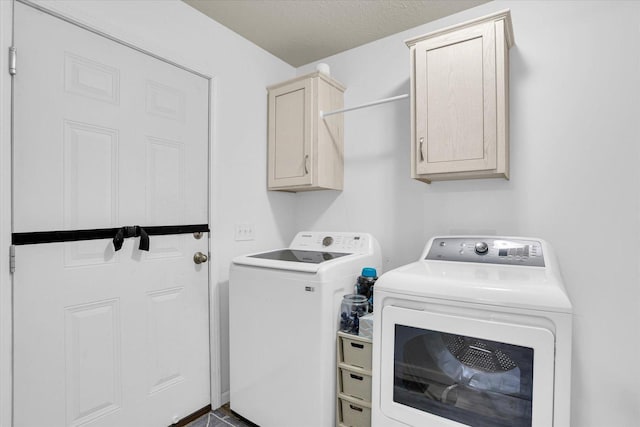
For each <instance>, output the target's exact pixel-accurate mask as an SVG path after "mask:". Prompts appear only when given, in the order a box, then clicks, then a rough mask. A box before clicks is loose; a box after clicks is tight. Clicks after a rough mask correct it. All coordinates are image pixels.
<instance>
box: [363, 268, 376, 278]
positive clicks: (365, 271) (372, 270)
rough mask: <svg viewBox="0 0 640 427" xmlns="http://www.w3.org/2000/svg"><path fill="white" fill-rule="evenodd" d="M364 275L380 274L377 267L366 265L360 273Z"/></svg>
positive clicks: (374, 275)
mask: <svg viewBox="0 0 640 427" xmlns="http://www.w3.org/2000/svg"><path fill="white" fill-rule="evenodd" d="M360 275H361V276H362V277H377V276H378V272H377V271H376V269H375V268H372V267H365V268H363V269H362V274H360Z"/></svg>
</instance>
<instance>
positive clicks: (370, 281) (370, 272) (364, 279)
mask: <svg viewBox="0 0 640 427" xmlns="http://www.w3.org/2000/svg"><path fill="white" fill-rule="evenodd" d="M376 280H378V273H377V272H376V269H375V268H372V267H365V268H363V269H362V273H360V276H358V281H357V282H356V294H358V295H364V296H365V297H367V301H369V313H371V312H372V311H373V285H374V284H375V283H376Z"/></svg>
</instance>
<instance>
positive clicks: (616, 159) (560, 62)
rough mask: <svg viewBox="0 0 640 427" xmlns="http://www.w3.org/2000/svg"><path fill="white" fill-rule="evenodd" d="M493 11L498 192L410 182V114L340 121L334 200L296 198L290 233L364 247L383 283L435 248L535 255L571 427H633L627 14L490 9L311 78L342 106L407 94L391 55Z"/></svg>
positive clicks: (593, 8)
mask: <svg viewBox="0 0 640 427" xmlns="http://www.w3.org/2000/svg"><path fill="white" fill-rule="evenodd" d="M505 8H510V9H511V13H512V18H513V26H514V33H515V41H516V45H515V46H514V47H513V49H511V51H510V53H511V80H510V82H511V110H510V113H511V150H512V151H511V180H510V181H506V180H502V179H492V180H473V181H451V182H437V183H433V184H430V185H428V184H423V183H420V182H418V181H414V180H412V179H411V178H410V177H409V144H410V142H409V126H410V122H409V103H408V101H400V102H396V103H394V104H387V105H385V106H379V107H372V108H368V109H364V110H359V111H354V112H350V113H346V114H345V183H344V188H345V190H344V191H343V192H342V193H338V192H319V193H313V194H299V195H297V196H296V197H297V205H296V209H297V216H296V217H297V228H298V229H340V230H346V229H357V230H363V231H369V232H372V233H373V234H374V235H375V236H377V238H378V239H379V240H380V242H381V244H382V250H383V252H384V254H383V255H384V258H385V268H394V267H397V266H399V265H402V264H404V263H408V262H411V261H413V260H415V259H416V257H417V256H418V255H419V252H420V249H421V248H422V246H423V245H424V243H425V242H426V240H427V238H428V237H430V236H432V235H435V234H448V233H491V234H501V235H524V236H535V237H540V238H543V239H546V240H547V241H549V242H550V243H551V245H552V246H553V247H554V248H555V249H556V252H557V254H558V257H559V262H560V265H561V268H562V271H563V275H564V279H565V281H566V286H567V289H568V292H569V295H570V297H571V300H572V302H573V305H574V313H575V316H574V335H573V336H574V341H573V344H574V345H573V350H574V353H573V390H572V392H573V396H572V421H573V422H572V425H573V426H577V427H602V426H612V427H614V426H615V427H631V426H636V425H638V419H640V393H639V391H638V390H639V388H638V385H637V382H638V379H639V378H640V362H639V361H638V354H639V353H640V344H639V343H640V332H639V329H640V277H639V276H640V274H639V265H640V264H639V248H638V246H639V245H638V241H639V237H640V221H639V220H640V215H639V214H640V205H639V196H640V174H639V169H640V168H639V167H638V164H639V160H640V153H639V150H640V149H639V145H640V144H639V141H638V137H639V135H640V134H639V131H640V126H639V125H638V123H639V121H640V101H639V96H640V59H639V58H640V3H637V2H613V1H607V2H592V1H586V2H585V1H582V2H577V1H569V2H564V1H555V2H549V1H526V2H525V1H494V2H491V3H488V4H485V5H482V6H480V7H477V8H475V9H472V10H469V11H465V12H463V13H459V14H456V15H454V16H451V17H447V18H444V19H441V20H439V21H437V22H433V23H429V24H427V25H423V26H421V27H418V28H415V29H412V30H410V31H406V32H403V33H400V34H396V35H393V36H390V37H387V38H385V39H382V40H379V41H376V42H373V43H370V44H368V45H365V46H362V47H359V48H356V49H352V50H349V51H347V52H343V53H341V54H338V55H335V56H333V57H330V58H327V59H324V60H322V62H326V63H328V64H329V65H330V66H331V74H332V76H333V77H334V78H336V79H337V80H339V81H341V82H342V83H344V84H345V85H346V87H347V91H346V94H345V105H346V106H350V105H357V104H360V103H363V102H367V101H370V100H375V99H379V98H384V97H388V96H392V95H397V94H401V93H407V91H408V84H409V83H408V81H409V55H408V53H409V51H408V48H407V47H406V46H405V45H404V43H403V40H405V39H408V38H410V37H414V36H417V35H420V34H424V33H427V32H429V31H432V30H436V29H439V28H443V27H445V26H448V25H452V24H456V23H460V22H463V21H466V20H468V19H472V18H475V17H480V16H483V15H486V14H488V13H490V12H494V11H498V10H501V9H505ZM314 68H315V64H309V65H308V66H305V67H302V68H300V69H298V74H303V73H306V72H308V71H311V70H312V69H314Z"/></svg>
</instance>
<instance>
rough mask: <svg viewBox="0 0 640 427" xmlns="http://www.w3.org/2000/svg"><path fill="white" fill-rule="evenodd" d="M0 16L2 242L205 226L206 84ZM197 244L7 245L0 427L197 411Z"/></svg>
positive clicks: (24, 11) (134, 54)
mask: <svg viewBox="0 0 640 427" xmlns="http://www.w3.org/2000/svg"><path fill="white" fill-rule="evenodd" d="M15 14H16V16H15V43H16V47H17V49H18V51H19V52H20V66H19V72H18V74H17V75H16V76H14V90H15V92H14V96H15V104H14V122H15V132H14V170H13V172H14V178H13V179H14V203H13V212H14V216H13V218H14V230H13V232H14V233H21V232H25V233H28V232H35V231H56V230H78V229H94V228H114V227H121V226H131V225H142V226H147V225H148V226H166V225H192V224H206V223H207V222H208V158H209V154H208V127H209V125H208V121H209V119H208V117H209V82H208V81H207V79H205V78H202V77H200V76H197V75H195V74H193V73H190V72H187V71H185V70H183V69H180V68H178V67H176V66H173V65H170V64H168V63H165V62H163V61H160V60H158V59H156V58H153V57H151V56H149V55H145V54H143V53H141V52H138V51H136V50H133V49H131V48H128V47H126V46H124V45H121V44H119V43H117V42H114V41H112V40H109V39H107V38H104V37H102V36H99V35H97V34H94V33H91V32H89V31H87V30H85V29H82V28H80V27H77V26H75V25H73V24H71V23H68V22H65V21H63V20H61V19H58V18H55V17H53V16H50V15H48V14H46V13H44V12H41V11H38V10H36V9H34V8H32V7H30V6H27V5H24V4H22V3H16V5H15ZM187 162H188V163H187ZM208 241H209V240H208V235H207V234H206V233H205V235H204V236H203V238H201V239H195V238H194V236H193V235H191V234H177V235H164V236H162V235H152V236H150V248H149V251H148V252H145V251H140V250H139V249H138V244H139V240H138V239H137V238H135V239H133V238H130V239H126V240H125V242H124V245H123V246H122V249H121V250H120V251H117V252H116V251H115V250H114V246H113V243H112V241H111V240H110V239H102V240H85V241H72V242H64V243H44V244H32V245H20V246H17V247H16V264H17V268H16V272H15V274H14V283H13V286H14V425H15V426H16V427H18V426H25V427H30V426H34V425H41V424H42V420H46V424H47V425H52V426H79V425H85V424H87V423H90V424H91V425H92V426H105V427H106V426H111V427H112V426H134V425H135V426H162V425H169V424H172V423H173V422H174V421H175V420H176V419H180V418H183V417H185V416H186V415H188V414H190V413H192V412H194V411H196V410H198V409H200V408H202V407H204V406H206V405H207V404H208V403H209V402H210V397H209V392H210V388H209V379H210V374H209V318H208V265H209V264H200V265H196V264H195V263H194V261H193V255H194V253H196V252H203V253H205V254H207V253H208V244H209V243H208ZM34 406H35V407H37V410H34Z"/></svg>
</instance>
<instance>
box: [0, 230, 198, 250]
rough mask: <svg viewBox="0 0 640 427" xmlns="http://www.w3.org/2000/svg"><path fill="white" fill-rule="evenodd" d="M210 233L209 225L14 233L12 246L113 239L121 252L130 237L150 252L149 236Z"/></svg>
mask: <svg viewBox="0 0 640 427" xmlns="http://www.w3.org/2000/svg"><path fill="white" fill-rule="evenodd" d="M198 232H200V233H208V232H209V225H208V224H194V225H162V226H149V227H141V226H139V225H135V226H132V227H119V228H94V229H90V230H59V231H35V232H31V233H13V234H12V235H11V244H13V245H35V244H39V243H60V242H77V241H80V240H99V239H113V247H114V248H115V250H116V251H118V250H120V248H121V247H122V244H123V243H124V239H126V238H128V237H140V245H139V247H138V249H140V250H143V251H148V250H149V236H161V235H168V234H190V233H198Z"/></svg>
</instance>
